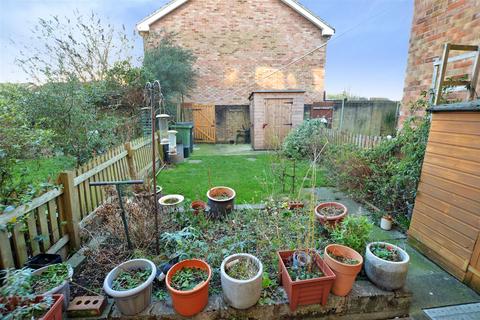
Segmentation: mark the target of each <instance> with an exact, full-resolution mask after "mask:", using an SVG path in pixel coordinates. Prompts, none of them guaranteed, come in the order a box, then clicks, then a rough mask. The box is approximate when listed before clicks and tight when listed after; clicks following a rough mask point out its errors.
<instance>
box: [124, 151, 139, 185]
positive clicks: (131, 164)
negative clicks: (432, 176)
mask: <svg viewBox="0 0 480 320" xmlns="http://www.w3.org/2000/svg"><path fill="white" fill-rule="evenodd" d="M125 150H127V163H128V172H129V173H130V178H131V179H137V172H136V170H135V163H134V159H133V156H134V153H135V152H134V150H133V148H132V143H131V142H126V143H125Z"/></svg>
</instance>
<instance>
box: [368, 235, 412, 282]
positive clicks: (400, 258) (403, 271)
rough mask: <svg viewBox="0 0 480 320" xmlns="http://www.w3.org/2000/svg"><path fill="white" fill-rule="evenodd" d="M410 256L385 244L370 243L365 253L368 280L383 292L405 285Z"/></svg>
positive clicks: (397, 248) (391, 245) (393, 246)
mask: <svg viewBox="0 0 480 320" xmlns="http://www.w3.org/2000/svg"><path fill="white" fill-rule="evenodd" d="M409 261H410V256H409V255H408V253H407V252H405V250H403V249H401V248H399V247H398V246H396V245H393V244H390V243H387V242H372V243H369V244H368V245H367V249H366V251H365V273H366V274H367V277H368V279H370V281H372V282H373V283H375V285H377V286H379V287H380V288H382V289H385V290H396V289H400V288H402V287H403V286H404V285H405V281H406V279H407V272H408V263H409Z"/></svg>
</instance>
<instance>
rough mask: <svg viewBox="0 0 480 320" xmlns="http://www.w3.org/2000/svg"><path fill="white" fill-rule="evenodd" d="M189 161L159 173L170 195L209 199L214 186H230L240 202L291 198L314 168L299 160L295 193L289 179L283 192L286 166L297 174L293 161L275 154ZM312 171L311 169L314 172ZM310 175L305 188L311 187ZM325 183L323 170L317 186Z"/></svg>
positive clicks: (193, 158) (195, 157) (211, 156)
mask: <svg viewBox="0 0 480 320" xmlns="http://www.w3.org/2000/svg"><path fill="white" fill-rule="evenodd" d="M189 160H201V162H200V163H191V162H185V163H181V164H178V165H176V166H175V167H173V168H169V169H166V170H164V171H162V172H160V173H159V174H158V182H157V183H158V184H159V185H161V186H162V187H163V188H164V193H167V194H182V195H184V196H185V197H186V198H187V199H190V200H196V199H199V200H206V193H207V191H208V189H209V188H210V187H214V186H227V187H231V188H233V189H235V191H236V193H237V197H236V202H237V203H260V202H261V201H262V200H264V199H266V198H268V197H270V196H281V195H285V196H290V197H291V198H296V197H297V193H298V189H299V186H300V185H301V184H302V180H303V178H304V176H305V175H306V173H307V171H308V169H309V167H310V165H309V162H307V161H297V163H296V176H297V177H296V182H295V185H296V187H295V189H296V190H295V194H293V193H291V191H290V190H291V187H292V182H291V181H292V179H291V178H287V179H286V183H285V188H286V191H287V192H282V184H281V182H280V181H281V178H280V176H281V172H282V169H281V168H282V166H283V165H285V166H286V167H287V172H289V173H292V172H293V165H292V162H291V161H288V160H285V159H279V158H278V157H277V156H276V155H275V154H274V153H259V154H254V155H251V154H248V155H228V156H225V155H223V156H222V155H193V156H192V157H191V158H189ZM310 172H311V170H310ZM310 177H311V175H310V174H309V175H308V177H307V179H305V183H304V187H311V186H312V182H311V179H310ZM324 184H325V179H324V175H323V171H322V170H320V169H319V170H317V177H316V186H317V187H320V186H323V185H324Z"/></svg>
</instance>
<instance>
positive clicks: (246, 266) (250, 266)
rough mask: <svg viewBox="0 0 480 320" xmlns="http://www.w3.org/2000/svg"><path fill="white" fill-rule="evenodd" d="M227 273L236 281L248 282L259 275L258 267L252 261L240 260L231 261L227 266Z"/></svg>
mask: <svg viewBox="0 0 480 320" xmlns="http://www.w3.org/2000/svg"><path fill="white" fill-rule="evenodd" d="M225 272H226V274H228V275H229V276H230V277H232V278H234V279H238V280H248V279H251V278H253V277H254V276H255V275H256V274H257V272H258V267H257V265H256V264H255V263H254V262H253V261H252V260H251V259H247V258H239V259H236V260H233V261H230V262H229V263H228V264H227V265H226V266H225Z"/></svg>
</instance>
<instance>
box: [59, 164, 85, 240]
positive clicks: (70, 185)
mask: <svg viewBox="0 0 480 320" xmlns="http://www.w3.org/2000/svg"><path fill="white" fill-rule="evenodd" d="M59 178H60V183H61V184H62V185H63V209H64V210H65V219H66V223H67V232H68V236H69V242H70V246H71V247H72V249H79V248H80V231H79V223H80V204H79V201H78V193H77V192H76V191H77V190H76V188H75V185H74V182H73V179H74V178H75V174H74V172H73V171H64V172H61V173H60V176H59Z"/></svg>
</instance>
